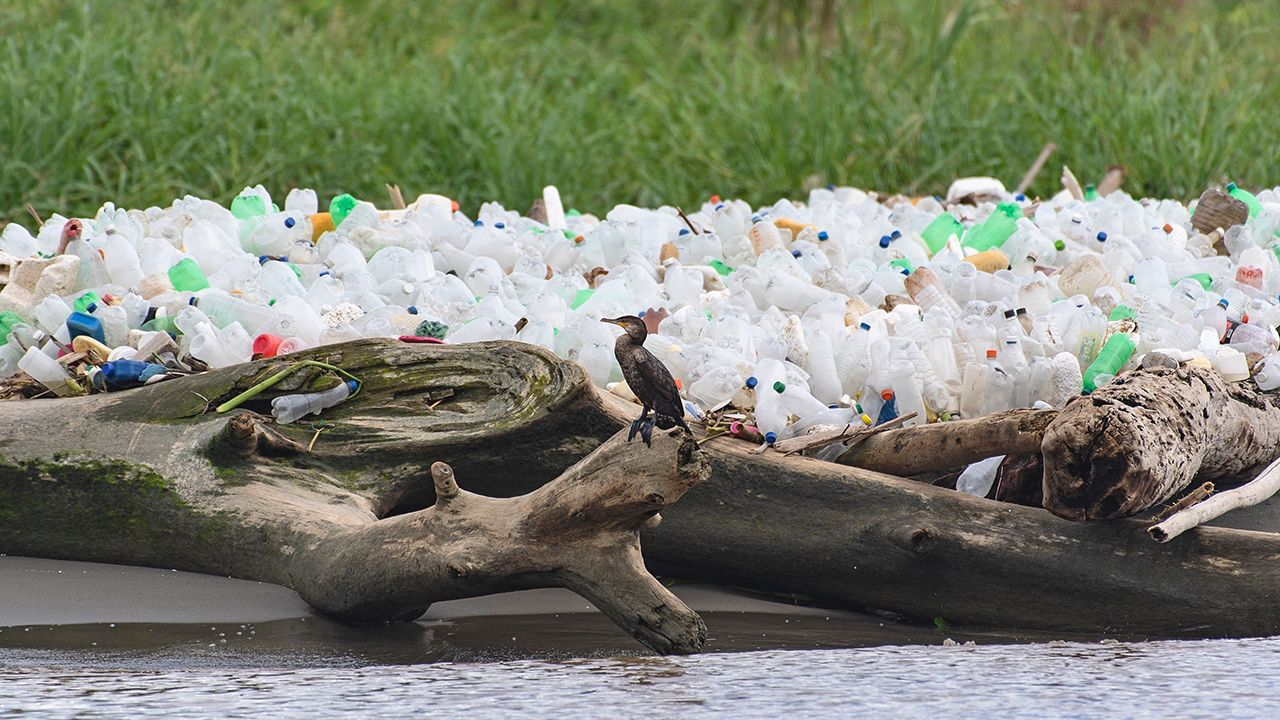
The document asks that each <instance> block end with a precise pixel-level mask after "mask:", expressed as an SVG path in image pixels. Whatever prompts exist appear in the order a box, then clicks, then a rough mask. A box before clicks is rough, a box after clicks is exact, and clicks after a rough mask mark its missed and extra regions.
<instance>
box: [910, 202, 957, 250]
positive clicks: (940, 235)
mask: <svg viewBox="0 0 1280 720" xmlns="http://www.w3.org/2000/svg"><path fill="white" fill-rule="evenodd" d="M952 235H955V236H956V237H957V238H959V237H962V236H963V235H964V225H961V224H960V221H959V220H957V219H956V218H955V216H954V215H952V214H951V213H947V212H944V213H942V214H941V215H939V216H938V217H936V218H934V219H933V222H931V223H929V226H928V227H926V228H925V229H924V232H922V233H920V237H922V238H924V244H925V245H928V246H929V255H933V254H934V253H936V252H938V251H939V250H941V249H942V248H944V247H946V246H947V240H949V239H951V236H952Z"/></svg>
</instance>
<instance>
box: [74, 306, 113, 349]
mask: <svg viewBox="0 0 1280 720" xmlns="http://www.w3.org/2000/svg"><path fill="white" fill-rule="evenodd" d="M67 331H68V332H70V333H71V339H72V340H75V339H76V338H78V337H80V336H81V335H88V336H89V337H91V338H93V339H94V340H97V341H98V342H100V343H102V344H104V345H105V344H106V342H107V336H106V333H104V332H102V321H101V320H99V319H98V318H96V317H94V316H92V315H90V314H89V313H82V312H73V313H71V315H70V316H68V317H67Z"/></svg>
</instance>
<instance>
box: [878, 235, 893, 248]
mask: <svg viewBox="0 0 1280 720" xmlns="http://www.w3.org/2000/svg"><path fill="white" fill-rule="evenodd" d="M892 240H893V238H891V237H889V236H888V235H881V236H880V247H882V248H887V247H889V242H890V241H892Z"/></svg>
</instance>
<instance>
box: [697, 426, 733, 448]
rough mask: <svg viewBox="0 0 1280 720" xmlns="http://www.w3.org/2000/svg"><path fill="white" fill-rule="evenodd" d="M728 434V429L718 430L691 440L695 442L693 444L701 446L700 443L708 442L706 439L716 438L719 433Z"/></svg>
mask: <svg viewBox="0 0 1280 720" xmlns="http://www.w3.org/2000/svg"><path fill="white" fill-rule="evenodd" d="M728 434H729V431H728V430H720V431H718V432H714V433H708V434H707V435H706V436H705V437H703V438H702V439H701V440H694V441H693V442H694V444H695V445H699V446H701V445H702V443H704V442H708V441H710V440H714V439H716V438H718V437H720V436H721V435H728Z"/></svg>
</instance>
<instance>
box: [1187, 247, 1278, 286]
mask: <svg viewBox="0 0 1280 720" xmlns="http://www.w3.org/2000/svg"><path fill="white" fill-rule="evenodd" d="M1277 257H1278V258H1280V255H1278V256H1277ZM1187 278H1191V279H1192V280H1195V281H1196V282H1198V283H1200V287H1202V288H1204V289H1205V290H1208V289H1210V288H1212V287H1213V276H1212V275H1210V274H1209V273H1192V274H1191V275H1187V276H1185V277H1180V278H1178V279H1177V280H1174V281H1173V282H1171V283H1169V284H1170V285H1177V284H1178V283H1179V282H1182V281H1183V280H1186V279H1187Z"/></svg>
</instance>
